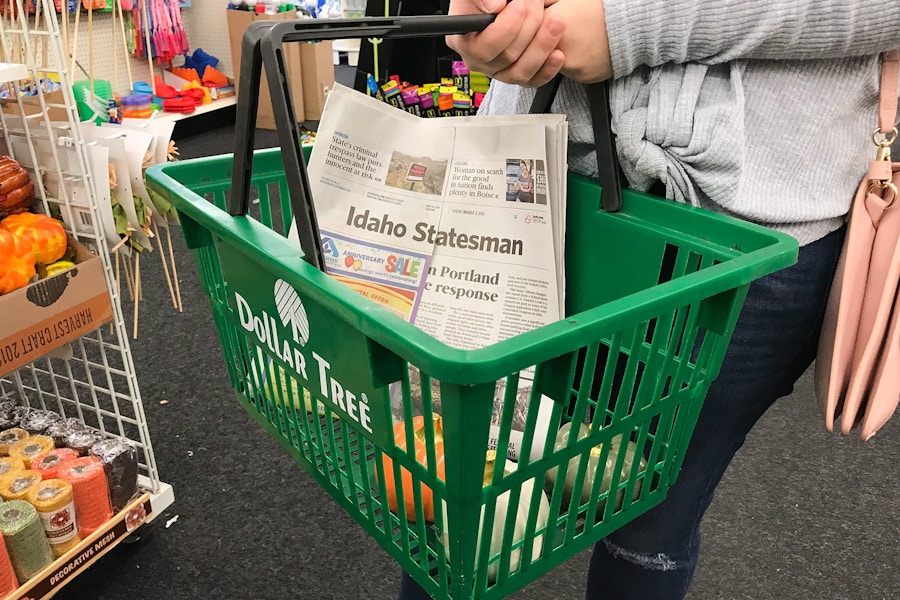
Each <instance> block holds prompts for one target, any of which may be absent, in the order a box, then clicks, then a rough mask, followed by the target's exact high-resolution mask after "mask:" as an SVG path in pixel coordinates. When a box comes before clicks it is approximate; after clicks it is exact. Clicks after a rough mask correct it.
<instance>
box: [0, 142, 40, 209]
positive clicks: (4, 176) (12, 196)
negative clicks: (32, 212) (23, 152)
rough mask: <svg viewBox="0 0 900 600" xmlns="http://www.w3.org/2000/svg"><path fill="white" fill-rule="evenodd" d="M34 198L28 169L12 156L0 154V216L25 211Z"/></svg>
mask: <svg viewBox="0 0 900 600" xmlns="http://www.w3.org/2000/svg"><path fill="white" fill-rule="evenodd" d="M32 200H34V184H33V183H32V182H31V177H29V176H28V171H26V170H25V168H24V167H22V164H21V163H20V162H19V161H17V160H15V159H14V158H12V157H9V156H5V155H0V218H2V217H5V216H6V215H11V214H14V213H19V212H22V211H26V210H28V209H29V208H30V207H31V201H32Z"/></svg>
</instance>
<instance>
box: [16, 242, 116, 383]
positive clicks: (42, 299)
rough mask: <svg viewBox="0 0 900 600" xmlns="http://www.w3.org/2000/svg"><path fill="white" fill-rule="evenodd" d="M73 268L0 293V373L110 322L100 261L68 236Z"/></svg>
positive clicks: (110, 307) (107, 299)
mask: <svg viewBox="0 0 900 600" xmlns="http://www.w3.org/2000/svg"><path fill="white" fill-rule="evenodd" d="M69 248H70V249H74V250H75V260H74V261H73V262H74V263H75V267H74V268H72V269H69V270H68V271H63V272H62V273H59V274H57V275H54V276H53V277H48V278H47V279H42V280H40V281H37V282H35V283H32V284H30V285H28V286H26V287H24V288H21V289H18V290H16V291H14V292H10V293H9V294H4V295H2V296H0V315H6V316H7V317H9V316H11V315H14V316H15V318H4V319H0V376H2V375H6V374H7V373H10V372H12V371H14V370H16V369H18V368H19V367H21V366H24V365H27V364H28V363H30V362H31V361H33V360H36V359H38V358H40V357H42V356H44V355H45V354H46V353H47V352H49V351H50V350H53V349H55V348H59V347H60V346H62V345H64V344H67V343H69V342H72V341H74V340H76V339H77V338H79V337H81V336H82V335H84V334H86V333H88V332H91V331H93V330H95V329H97V328H98V327H100V326H101V325H103V324H104V323H107V322H109V321H110V320H112V304H111V302H110V298H109V291H108V290H107V289H106V279H105V278H104V276H103V264H102V263H101V261H100V257H98V256H95V255H93V254H91V253H90V251H88V249H87V248H85V247H84V246H82V245H81V244H79V243H78V242H77V241H75V239H74V238H71V237H70V238H69Z"/></svg>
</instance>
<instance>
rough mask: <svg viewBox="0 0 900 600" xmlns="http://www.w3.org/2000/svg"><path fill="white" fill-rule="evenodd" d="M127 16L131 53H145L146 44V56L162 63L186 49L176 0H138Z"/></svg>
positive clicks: (188, 47) (186, 41)
mask: <svg viewBox="0 0 900 600" xmlns="http://www.w3.org/2000/svg"><path fill="white" fill-rule="evenodd" d="M131 18H132V24H133V26H134V30H135V35H134V41H135V47H134V55H135V56H147V55H148V53H147V48H148V47H149V50H150V51H149V57H151V58H153V59H155V60H156V63H157V64H163V63H170V62H172V59H173V58H175V57H176V56H178V55H181V54H187V52H188V51H189V50H190V46H189V44H188V39H187V34H186V33H185V31H184V22H183V21H182V18H181V7H180V6H179V5H178V0H139V1H137V2H135V3H134V7H133V9H132V11H131Z"/></svg>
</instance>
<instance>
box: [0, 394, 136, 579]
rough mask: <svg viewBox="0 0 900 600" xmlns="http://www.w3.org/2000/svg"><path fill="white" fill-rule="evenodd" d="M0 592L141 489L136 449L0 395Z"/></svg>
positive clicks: (59, 552) (68, 547) (46, 562)
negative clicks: (2, 398)
mask: <svg viewBox="0 0 900 600" xmlns="http://www.w3.org/2000/svg"><path fill="white" fill-rule="evenodd" d="M0 427H2V428H3V430H2V431H0V455H2V458H0V498H2V502H0V534H2V540H3V543H2V544H0V594H8V593H10V592H12V591H14V590H16V589H17V588H18V587H19V586H20V585H22V584H24V583H25V582H27V581H28V580H29V579H31V578H32V577H34V576H36V575H37V574H38V573H40V572H41V571H42V570H43V569H44V568H45V567H47V566H48V565H49V564H50V563H52V562H53V561H54V560H55V559H57V558H59V557H61V556H63V555H64V554H65V553H66V552H68V551H70V550H72V549H73V548H75V547H76V546H77V545H78V544H79V543H80V542H81V541H82V540H83V539H85V538H87V537H88V536H90V535H91V534H92V533H93V532H94V531H96V530H97V529H99V528H100V527H102V526H103V525H104V524H106V523H107V521H109V520H110V519H111V518H112V517H113V515H115V514H117V513H118V512H120V511H121V510H122V509H123V508H125V507H126V506H128V504H129V503H130V502H131V501H132V499H133V498H134V497H135V496H136V494H137V493H138V463H137V450H136V448H135V446H134V444H132V443H131V442H129V441H127V440H123V439H119V438H111V437H106V436H105V435H104V434H103V433H101V432H99V431H97V430H94V429H90V428H88V427H87V426H86V425H85V424H84V423H82V422H81V421H80V420H78V419H72V418H69V419H65V418H63V417H62V416H60V415H59V414H57V413H55V412H52V411H49V410H41V409H31V408H27V407H23V406H21V405H19V404H17V403H16V402H9V401H7V402H3V403H0Z"/></svg>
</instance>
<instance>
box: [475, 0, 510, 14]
mask: <svg viewBox="0 0 900 600" xmlns="http://www.w3.org/2000/svg"><path fill="white" fill-rule="evenodd" d="M478 3H479V4H481V9H482V10H483V11H484V12H486V13H498V12H500V11H501V10H502V9H503V7H504V6H506V0H479V2H478Z"/></svg>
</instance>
